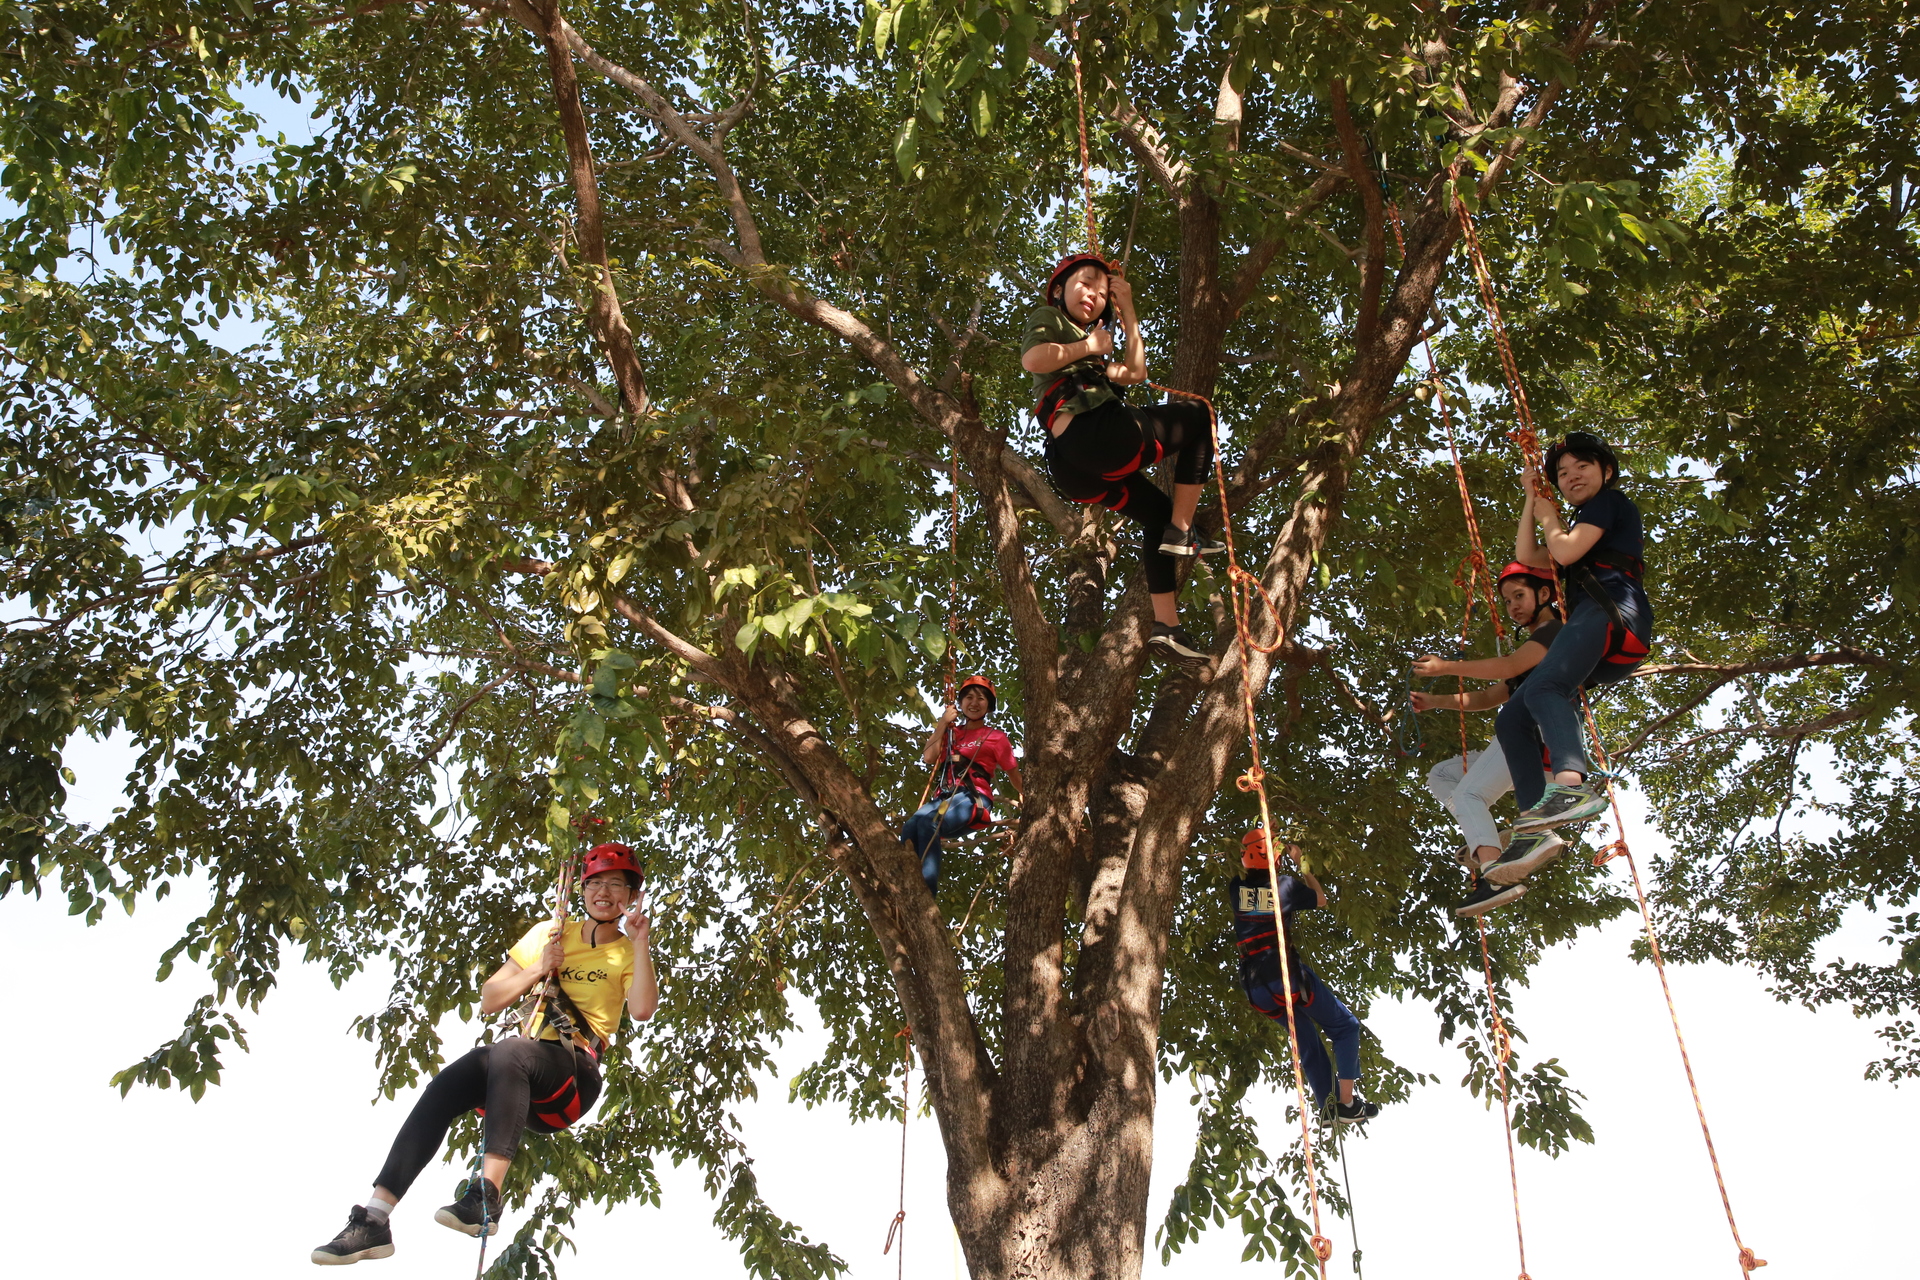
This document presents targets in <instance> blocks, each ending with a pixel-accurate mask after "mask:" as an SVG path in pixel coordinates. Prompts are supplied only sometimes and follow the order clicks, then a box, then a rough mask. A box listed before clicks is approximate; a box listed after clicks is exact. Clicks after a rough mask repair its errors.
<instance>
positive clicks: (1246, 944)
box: [1227, 827, 1380, 1124]
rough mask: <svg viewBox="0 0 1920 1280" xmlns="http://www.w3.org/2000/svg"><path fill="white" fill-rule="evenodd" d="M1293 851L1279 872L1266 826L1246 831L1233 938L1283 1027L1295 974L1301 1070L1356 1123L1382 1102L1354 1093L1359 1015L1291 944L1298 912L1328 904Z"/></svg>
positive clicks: (1250, 994)
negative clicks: (1290, 866) (1283, 961)
mask: <svg viewBox="0 0 1920 1280" xmlns="http://www.w3.org/2000/svg"><path fill="white" fill-rule="evenodd" d="M1287 854H1288V856H1289V857H1291V858H1292V859H1293V861H1294V865H1295V867H1296V868H1299V869H1298V870H1295V871H1292V872H1287V873H1285V874H1282V875H1280V876H1278V877H1275V875H1274V874H1273V871H1272V868H1271V866H1270V865H1269V858H1268V853H1267V833H1266V831H1265V830H1264V829H1263V828H1261V827H1255V828H1254V829H1253V830H1251V831H1249V832H1247V834H1246V835H1245V836H1242V837H1241V840H1240V865H1241V867H1242V868H1243V871H1242V874H1241V875H1239V876H1236V877H1234V878H1233V879H1232V880H1229V881H1228V882H1227V899H1228V902H1229V904H1230V905H1231V906H1232V908H1233V933H1234V941H1235V943H1236V945H1237V946H1238V947H1239V950H1240V985H1241V986H1242V987H1244V988H1245V989H1246V992H1247V999H1248V1000H1249V1001H1250V1002H1251V1003H1252V1005H1253V1007H1254V1008H1255V1009H1257V1010H1259V1011H1260V1012H1261V1013H1263V1014H1265V1015H1266V1016H1267V1017H1269V1018H1271V1019H1272V1020H1273V1021H1275V1022H1277V1023H1279V1024H1280V1025H1281V1026H1282V1027H1285V1026H1286V1025H1287V984H1286V976H1291V978H1292V979H1293V1014H1294V1018H1293V1021H1294V1029H1295V1031H1296V1032H1297V1033H1298V1035H1299V1041H1300V1068H1301V1070H1302V1071H1304V1072H1305V1073H1306V1077H1307V1083H1308V1084H1309V1085H1310V1086H1311V1087H1312V1089H1313V1101H1314V1105H1315V1106H1316V1107H1318V1108H1319V1109H1320V1110H1321V1111H1322V1112H1323V1113H1326V1114H1328V1115H1330V1117H1331V1118H1332V1119H1333V1120H1335V1121H1337V1122H1338V1123H1340V1124H1357V1123H1359V1122H1361V1121H1363V1120H1370V1119H1372V1118H1373V1117H1374V1116H1377V1115H1379V1114H1380V1108H1379V1106H1378V1104H1376V1103H1372V1102H1363V1101H1361V1100H1360V1099H1359V1098H1358V1097H1357V1096H1355V1094H1354V1086H1355V1085H1356V1084H1358V1083H1359V1080H1360V1020H1359V1019H1358V1018H1356V1017H1354V1016H1353V1014H1352V1013H1351V1012H1349V1011H1348V1009H1347V1006H1345V1005H1344V1004H1341V1003H1340V997H1338V996H1336V995H1334V994H1333V991H1332V989H1331V988H1329V987H1328V986H1327V984H1326V983H1325V982H1323V981H1322V980H1321V978H1320V975H1319V974H1317V973H1315V972H1314V971H1313V970H1312V969H1310V968H1308V967H1307V966H1306V965H1305V964H1304V963H1303V962H1302V961H1301V959H1300V952H1299V949H1298V948H1297V947H1296V946H1295V945H1294V942H1293V917H1294V913H1295V912H1297V911H1308V910H1313V909H1315V908H1323V907H1325V906H1326V905H1327V893H1326V890H1324V889H1322V888H1321V887H1320V882H1319V881H1317V880H1315V879H1314V878H1313V876H1312V875H1311V874H1310V873H1308V872H1307V870H1306V869H1305V868H1302V867H1300V866H1299V862H1300V849H1299V846H1298V845H1288V846H1287ZM1281 947H1285V948H1286V957H1287V975H1282V973H1281V971H1280V954H1281V950H1280V949H1281ZM1322 1031H1324V1032H1325V1033H1326V1035H1327V1039H1329V1040H1331V1041H1332V1042H1333V1060H1332V1061H1329V1060H1328V1058H1327V1047H1326V1045H1325V1044H1323V1043H1322V1042H1321V1040H1320V1033H1321V1032H1322ZM1336 1068H1337V1069H1338V1073H1339V1074H1338V1079H1337V1081H1336V1078H1335V1069H1336ZM1336 1089H1337V1092H1336Z"/></svg>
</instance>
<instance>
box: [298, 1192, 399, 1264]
mask: <svg viewBox="0 0 1920 1280" xmlns="http://www.w3.org/2000/svg"><path fill="white" fill-rule="evenodd" d="M392 1256H393V1230H392V1228H390V1227H389V1226H388V1225H387V1224H386V1222H385V1221H384V1220H383V1221H380V1222H375V1221H374V1220H373V1219H372V1218H369V1217H368V1216H367V1211H366V1208H365V1207H364V1206H362V1205H355V1206H353V1212H352V1213H349V1214H348V1215H347V1225H346V1226H344V1227H342V1228H340V1234H339V1235H337V1236H335V1237H334V1238H333V1239H331V1240H329V1241H327V1242H326V1243H325V1244H323V1245H321V1246H320V1247H319V1248H318V1249H315V1250H314V1251H313V1261H314V1263H315V1265H317V1266H322V1267H344V1266H349V1265H351V1264H352V1263H355V1262H358V1261H360V1259H362V1258H391V1257H392Z"/></svg>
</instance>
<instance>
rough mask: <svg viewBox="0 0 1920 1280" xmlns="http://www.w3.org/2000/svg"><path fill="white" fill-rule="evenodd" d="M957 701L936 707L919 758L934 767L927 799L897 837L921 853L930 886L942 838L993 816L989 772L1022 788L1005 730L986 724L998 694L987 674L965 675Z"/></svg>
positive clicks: (975, 826) (935, 879)
mask: <svg viewBox="0 0 1920 1280" xmlns="http://www.w3.org/2000/svg"><path fill="white" fill-rule="evenodd" d="M954 702H955V704H956V705H955V706H951V707H948V708H947V709H946V710H945V711H943V712H941V713H940V719H939V720H938V721H936V722H935V724H934V726H933V732H932V733H930V734H928V735H927V745H926V749H925V751H923V752H922V754H921V759H922V761H923V763H925V764H926V765H928V766H929V767H936V766H937V768H938V772H937V773H936V774H935V775H934V784H933V788H932V790H931V791H930V793H929V794H928V797H927V800H926V802H925V803H924V804H922V805H921V806H920V807H919V808H918V809H916V810H915V811H914V812H913V814H912V815H911V816H909V817H908V818H907V820H906V823H905V824H904V825H903V826H902V827H901V828H900V839H901V841H902V843H904V844H905V845H906V846H907V847H908V848H909V849H911V850H912V851H913V856H914V857H916V858H918V859H920V875H921V877H922V878H924V879H925V880H926V882H927V890H928V892H932V891H933V890H934V889H936V888H938V887H939V884H940V840H941V837H943V836H957V835H959V834H960V833H961V832H963V831H974V830H978V829H980V828H981V827H984V826H987V825H988V824H989V823H991V822H992V821H993V775H994V772H995V771H996V770H998V771H999V772H1001V773H1004V774H1006V775H1007V780H1008V781H1009V782H1011V783H1013V792H1014V794H1015V795H1016V796H1020V795H1022V794H1023V792H1022V788H1021V784H1020V764H1019V762H1018V761H1016V760H1015V759H1014V758H1013V743H1012V742H1011V741H1009V740H1008V738H1007V735H1006V734H1004V733H1002V732H1000V730H998V729H995V728H993V727H992V726H990V725H988V724H987V717H988V716H989V715H991V714H993V712H994V711H995V710H996V709H997V708H998V707H999V704H1000V695H999V694H998V693H997V692H995V690H994V687H993V682H992V681H991V680H988V679H987V678H986V677H985V676H968V677H967V678H966V679H965V680H963V681H961V682H960V688H959V689H958V690H957V691H955V694H954Z"/></svg>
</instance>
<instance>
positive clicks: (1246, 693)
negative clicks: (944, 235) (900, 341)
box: [1067, 20, 1333, 1280]
mask: <svg viewBox="0 0 1920 1280" xmlns="http://www.w3.org/2000/svg"><path fill="white" fill-rule="evenodd" d="M1067 35H1068V38H1069V39H1070V40H1073V41H1075V46H1076V47H1075V49H1074V58H1073V89H1074V104H1075V107H1076V108H1077V110H1078V112H1079V121H1080V189H1081V193H1082V197H1083V199H1084V200H1085V203H1086V216H1087V250H1088V252H1090V253H1099V252H1100V236H1099V224H1098V223H1097V222H1096V221H1095V219H1094V216H1093V176H1092V167H1093V162H1092V159H1091V156H1090V153H1089V151H1088V147H1087V102H1086V92H1085V89H1084V87H1083V85H1082V81H1081V75H1080V54H1079V49H1078V37H1077V33H1076V32H1075V30H1074V26H1073V23H1072V21H1071V20H1069V22H1068V25H1067ZM1147 385H1148V386H1150V387H1152V388H1154V389H1155V390H1156V391H1164V392H1166V393H1167V394H1169V395H1176V396H1185V397H1187V398H1188V399H1190V400H1198V401H1199V402H1200V403H1201V404H1203V405H1205V406H1206V407H1207V429H1208V431H1209V432H1210V433H1211V439H1212V442H1213V475H1214V481H1215V483H1216V484H1217V486H1218V487H1219V490H1220V524H1221V530H1222V536H1223V537H1224V538H1225V539H1226V543H1227V580H1228V590H1227V598H1228V600H1229V601H1230V602H1231V603H1232V606H1233V626H1234V643H1235V644H1236V645H1237V646H1238V647H1239V650H1240V666H1241V671H1242V673H1243V676H1242V680H1241V691H1240V692H1241V707H1242V709H1243V710H1244V711H1245V713H1246V718H1247V746H1248V748H1249V749H1250V750H1251V752H1252V764H1251V766H1250V767H1249V768H1248V769H1247V771H1246V772H1245V773H1243V774H1241V775H1240V777H1239V778H1237V779H1236V780H1235V785H1237V786H1238V787H1239V788H1240V789H1241V790H1242V791H1247V792H1252V793H1254V794H1256V795H1258V796H1259V798H1260V828H1261V830H1263V831H1265V832H1266V833H1267V839H1268V844H1269V846H1271V844H1272V841H1273V829H1274V828H1273V811H1272V808H1271V806H1270V805H1269V804H1268V801H1267V784H1266V777H1267V775H1266V771H1265V770H1264V769H1263V768H1261V766H1260V731H1259V730H1260V722H1259V717H1258V715H1257V713H1256V712H1255V710H1254V701H1255V694H1254V688H1253V682H1252V680H1250V679H1247V678H1245V675H1244V673H1245V671H1246V669H1247V665H1248V662H1249V661H1250V658H1251V655H1252V654H1254V653H1273V652H1275V651H1276V650H1278V649H1279V648H1280V647H1281V646H1282V645H1283V644H1285V643H1286V628H1285V627H1284V626H1282V625H1281V620H1280V612H1279V610H1278V609H1277V608H1275V606H1274V603H1273V597H1272V596H1270V595H1268V594H1267V589H1266V586H1265V584H1263V583H1262V582H1261V581H1260V579H1259V577H1258V576H1256V575H1254V574H1252V573H1249V572H1247V571H1246V570H1245V569H1243V568H1241V567H1240V558H1239V553H1238V552H1237V551H1236V550H1235V549H1234V543H1233V516H1232V514H1231V513H1230V512H1229V510H1228V507H1227V473H1226V468H1225V467H1224V466H1223V465H1222V464H1221V461H1220V415H1219V414H1218V413H1216V412H1215V411H1214V407H1213V401H1211V400H1209V399H1207V397H1205V396H1203V395H1201V394H1200V393H1199V392H1197V391H1182V390H1180V389H1179V388H1177V387H1168V386H1162V385H1161V384H1160V383H1157V382H1149V383H1147ZM1256 594H1257V595H1258V596H1259V597H1260V600H1261V602H1262V603H1263V604H1264V605H1265V606H1266V610H1267V616H1268V618H1269V619H1270V620H1271V621H1272V623H1273V629H1274V637H1273V643H1272V644H1261V643H1260V642H1259V641H1257V640H1255V639H1254V638H1253V632H1252V623H1251V619H1252V616H1253V599H1254V596H1255V595H1256ZM1269 857H1270V858H1271V855H1269ZM1278 950H1279V952H1280V981H1281V986H1282V989H1283V991H1284V992H1285V994H1286V997H1287V1048H1288V1051H1289V1052H1290V1054H1291V1055H1292V1058H1293V1087H1294V1093H1295V1095H1296V1097H1297V1099H1298V1101H1299V1107H1300V1143H1301V1148H1302V1150H1303V1151H1304V1153H1305V1156H1306V1167H1307V1199H1308V1203H1309V1205H1310V1207H1311V1210H1312V1215H1313V1236H1312V1238H1311V1239H1310V1240H1309V1241H1308V1244H1309V1245H1310V1246H1311V1247H1312V1249H1313V1256H1314V1258H1315V1260H1316V1263H1317V1265H1318V1268H1319V1273H1320V1278H1321V1280H1326V1274H1327V1259H1329V1258H1331V1257H1332V1256H1333V1241H1332V1240H1329V1239H1328V1238H1327V1236H1326V1234H1325V1232H1323V1231H1322V1230H1321V1224H1320V1181H1319V1172H1318V1169H1317V1168H1316V1166H1315V1163H1314V1158H1313V1125H1312V1115H1313V1108H1312V1107H1310V1106H1308V1105H1307V1082H1306V1077H1305V1075H1304V1074H1303V1073H1302V1070H1301V1066H1300V1032H1299V1027H1298V1025H1297V1024H1296V1022H1295V1017H1294V1001H1293V991H1294V987H1293V965H1292V963H1291V961H1290V960H1289V958H1288V956H1287V950H1288V949H1287V947H1286V946H1284V945H1281V946H1279V948H1278Z"/></svg>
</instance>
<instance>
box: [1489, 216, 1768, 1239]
mask: <svg viewBox="0 0 1920 1280" xmlns="http://www.w3.org/2000/svg"><path fill="white" fill-rule="evenodd" d="M1454 211H1455V213H1456V214H1457V215H1458V216H1459V219H1460V228H1461V231H1462V233H1463V236H1464V238H1465V240H1466V244H1467V254H1468V257H1469V258H1471V260H1472V262H1473V271H1474V276H1475V278H1476V279H1477V280H1478V282H1479V285H1480V300H1481V302H1482V303H1483V304H1484V305H1485V307H1486V312H1487V323H1488V326H1489V328H1490V330H1491V331H1492V333H1493V339H1494V345H1495V347H1496V348H1497V349H1498V351H1499V354H1500V367H1501V369H1502V371H1503V372H1504V373H1505V374H1506V379H1507V390H1508V391H1509V393H1510V394H1511V395H1512V397H1513V406H1514V413H1515V415H1516V417H1517V418H1518V419H1519V426H1518V428H1517V429H1515V430H1514V431H1512V432H1510V433H1509V438H1510V439H1512V440H1513V441H1514V442H1515V443H1516V444H1518V445H1519V446H1520V451H1521V453H1522V455H1523V456H1524V457H1525V458H1526V460H1527V461H1528V462H1529V463H1531V464H1532V465H1533V466H1534V467H1535V468H1536V469H1537V468H1539V467H1540V466H1541V465H1542V463H1543V461H1544V459H1543V455H1542V451H1541V448H1540V437H1539V435H1538V433H1537V432H1536V431H1535V429H1534V421H1533V410H1532V409H1531V407H1530V406H1529V405H1528V404H1527V392H1526V387H1525V386H1524V385H1523V384H1522V383H1521V381H1520V366H1519V364H1518V362H1517V361H1516V360H1515V359H1514V354H1513V345H1512V343H1511V342H1510V341H1509V340H1508V338H1507V327H1506V324H1505V322H1504V321H1503V320H1502V318H1501V315H1500V300H1499V296H1498V293H1497V291H1496V290H1495V288H1494V283H1493V272H1492V270H1491V269H1490V268H1489V267H1488V265H1487V258H1486V254H1484V253H1483V252H1482V251H1481V249H1480V238H1479V236H1478V235H1477V234H1475V231H1474V225H1473V217H1472V215H1471V214H1470V213H1468V211H1467V206H1466V203H1465V202H1464V201H1462V200H1461V199H1460V198H1459V197H1458V196H1456V197H1454ZM1550 482H1551V481H1550V478H1549V477H1547V476H1544V475H1543V476H1541V483H1543V484H1545V483H1550ZM1554 594H1555V597H1556V599H1560V597H1561V589H1560V583H1559V581H1558V579H1557V576H1556V580H1555V582H1554ZM1560 602H1561V605H1562V610H1561V616H1562V617H1565V616H1566V612H1565V601H1564V599H1561V600H1560ZM1580 707H1581V711H1582V713H1583V714H1584V716H1585V718H1586V725H1587V734H1588V736H1589V737H1590V738H1591V739H1592V741H1593V747H1594V752H1595V754H1596V755H1597V756H1598V757H1599V761H1600V768H1601V770H1602V771H1605V770H1607V769H1609V768H1610V764H1609V761H1608V759H1607V749H1606V745H1605V744H1604V743H1602V742H1601V740H1600V730H1599V727H1598V725H1596V724H1595V723H1594V719H1593V707H1592V704H1590V703H1589V702H1588V701H1587V698H1586V694H1585V693H1584V692H1582V694H1581V696H1580ZM1607 776H1608V777H1609V779H1611V774H1608V775H1607ZM1607 798H1608V801H1609V803H1610V804H1611V805H1612V808H1613V823H1614V829H1615V830H1616V831H1617V832H1619V839H1617V840H1615V841H1614V842H1613V843H1612V844H1611V845H1609V846H1608V847H1607V848H1606V849H1604V850H1602V851H1601V852H1600V853H1599V854H1598V855H1596V856H1595V857H1594V860H1593V863H1594V865H1595V866H1596V867H1598V866H1604V865H1605V864H1606V863H1608V862H1610V861H1612V860H1613V859H1615V858H1624V859H1625V860H1626V864H1627V870H1628V871H1629V872H1630V873H1631V874H1632V876H1633V893H1634V897H1635V898H1636V899H1638V900H1639V903H1640V921H1641V924H1642V925H1643V926H1644V928H1645V930H1646V935H1647V950H1648V952H1649V953H1650V954H1651V955H1652V956H1653V968H1654V972H1655V973H1657V974H1658V975H1659V977H1660V991H1661V994H1662V995H1664V996H1665V997H1666V1001H1667V1018H1668V1020H1669V1021H1670V1022H1672V1024H1673V1038H1674V1043H1676V1044H1677V1045H1678V1046H1679V1048H1680V1065H1681V1067H1682V1068H1683V1069H1684V1070H1685V1072H1686V1076H1687V1090H1688V1092H1689V1093H1691V1094H1692V1095H1693V1110H1694V1114H1695V1115H1696V1116H1697V1117H1699V1120H1700V1136H1701V1138H1703V1139H1704V1140H1705V1141H1706V1144H1707V1160H1708V1161H1709V1162H1710V1163H1711V1164H1712V1165H1713V1181H1714V1185H1715V1186H1716V1187H1718V1188H1719V1191H1720V1207H1721V1208H1722V1209H1724V1210H1725V1211H1726V1215H1727V1230H1728V1231H1729V1232H1731V1233H1732V1235H1733V1246H1734V1248H1735V1250H1737V1261H1738V1262H1739V1264H1740V1271H1741V1274H1742V1275H1743V1276H1746V1275H1751V1274H1752V1273H1753V1272H1754V1271H1756V1270H1758V1269H1759V1268H1761V1267H1764V1266H1766V1265H1767V1263H1766V1260H1765V1259H1764V1258H1761V1257H1759V1256H1757V1255H1756V1254H1755V1253H1754V1251H1753V1250H1752V1249H1750V1248H1748V1247H1747V1246H1746V1244H1745V1243H1743V1242H1742V1241H1741V1239H1740V1226H1739V1223H1737V1222H1736V1221H1735V1220H1734V1216H1733V1198H1732V1197H1731V1196H1730V1195H1728V1193H1727V1180H1726V1176H1725V1175H1724V1174H1723V1173H1722V1172H1721V1169H1720V1156H1719V1153H1718V1152H1717V1151H1716V1150H1715V1149H1714V1145H1713V1130H1712V1129H1711V1128H1710V1127H1709V1126H1708V1124H1707V1110H1706V1107H1705V1105H1704V1104H1703V1103H1702V1102H1701V1100H1700V1085H1699V1081H1698V1080H1697V1079H1696V1078H1695V1076H1694V1073H1693V1059H1692V1056H1691V1055H1690V1054H1688V1052H1687V1038H1686V1036H1685V1035H1684V1034H1683V1033H1682V1032H1681V1030H1680V1013H1679V1010H1678V1009H1677V1008H1676V1007H1675V1006H1674V1003H1673V987H1672V985H1671V984H1670V983H1669V982H1668V980H1667V965H1666V960H1665V959H1664V958H1663V957H1662V955H1661V954H1660V937H1659V934H1658V932H1657V931H1656V930H1655V928H1654V925H1653V912H1652V910H1651V909H1650V908H1649V907H1648V905H1647V891H1646V886H1645V885H1644V884H1642V883H1641V880H1640V867H1639V864H1638V863H1637V862H1636V861H1635V860H1634V856H1633V850H1632V849H1631V848H1629V847H1628V845H1627V826H1626V818H1625V815H1623V814H1622V813H1621V811H1620V797H1619V793H1618V791H1617V789H1616V788H1614V787H1612V786H1609V787H1608V788H1607Z"/></svg>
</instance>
